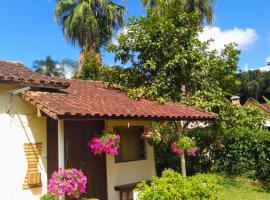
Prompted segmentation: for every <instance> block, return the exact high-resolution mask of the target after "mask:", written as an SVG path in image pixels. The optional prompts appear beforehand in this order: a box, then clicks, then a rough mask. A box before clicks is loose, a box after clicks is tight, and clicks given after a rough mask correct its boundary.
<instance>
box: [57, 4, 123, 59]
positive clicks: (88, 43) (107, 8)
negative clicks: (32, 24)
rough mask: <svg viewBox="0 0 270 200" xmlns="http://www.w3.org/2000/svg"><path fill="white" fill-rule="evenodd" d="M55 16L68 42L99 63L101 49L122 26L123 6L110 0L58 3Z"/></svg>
mask: <svg viewBox="0 0 270 200" xmlns="http://www.w3.org/2000/svg"><path fill="white" fill-rule="evenodd" d="M55 17H56V20H57V22H58V23H59V24H60V26H62V28H63V32H64V34H65V36H66V38H67V40H68V41H70V42H71V43H73V44H78V45H79V46H80V47H81V49H82V51H84V52H86V53H88V54H90V55H91V56H92V57H94V58H95V59H97V60H98V61H99V62H100V61H101V57H100V54H99V53H100V48H101V47H102V46H104V45H106V44H107V43H108V41H110V39H111V37H112V35H113V31H114V30H115V29H117V28H119V27H120V26H122V24H123V18H124V7H122V6H120V5H118V4H116V3H114V2H113V1H111V0H57V3H56V7H55Z"/></svg>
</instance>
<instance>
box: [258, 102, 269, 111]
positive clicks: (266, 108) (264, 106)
mask: <svg viewBox="0 0 270 200" xmlns="http://www.w3.org/2000/svg"><path fill="white" fill-rule="evenodd" d="M260 105H261V106H262V108H263V109H264V110H265V111H266V112H268V113H270V106H269V105H268V104H266V103H261V104H260Z"/></svg>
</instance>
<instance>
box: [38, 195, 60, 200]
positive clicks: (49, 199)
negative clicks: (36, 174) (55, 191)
mask: <svg viewBox="0 0 270 200" xmlns="http://www.w3.org/2000/svg"><path fill="white" fill-rule="evenodd" d="M40 200H58V197H55V196H52V195H51V194H45V195H43V196H42V197H40Z"/></svg>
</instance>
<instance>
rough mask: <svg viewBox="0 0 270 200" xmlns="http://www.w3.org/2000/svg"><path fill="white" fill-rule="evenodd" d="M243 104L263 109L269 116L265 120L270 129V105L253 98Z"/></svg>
mask: <svg viewBox="0 0 270 200" xmlns="http://www.w3.org/2000/svg"><path fill="white" fill-rule="evenodd" d="M239 103H240V101H239ZM243 106H245V107H246V106H253V107H256V108H258V109H260V110H261V111H263V112H264V113H265V114H266V116H267V118H266V121H265V126H266V127H267V129H268V130H270V106H269V105H268V104H266V103H259V102H258V101H256V100H255V99H253V98H249V99H248V100H247V101H246V103H245V104H244V105H243Z"/></svg>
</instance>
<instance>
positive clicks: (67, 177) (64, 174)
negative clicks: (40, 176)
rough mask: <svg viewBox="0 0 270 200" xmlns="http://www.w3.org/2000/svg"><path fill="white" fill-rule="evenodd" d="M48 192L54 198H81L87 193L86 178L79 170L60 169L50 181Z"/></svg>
mask: <svg viewBox="0 0 270 200" xmlns="http://www.w3.org/2000/svg"><path fill="white" fill-rule="evenodd" d="M48 191H49V193H51V194H52V195H53V196H57V197H60V196H64V195H67V196H69V197H72V198H73V197H74V198H76V199H78V198H79V196H80V194H81V193H85V191H86V176H84V174H83V172H82V171H80V170H77V169H66V170H65V169H59V170H58V172H56V171H55V172H54V173H53V174H52V176H51V178H50V180H49V185H48Z"/></svg>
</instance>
